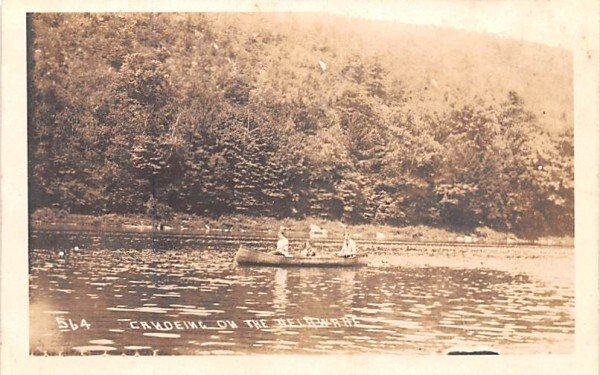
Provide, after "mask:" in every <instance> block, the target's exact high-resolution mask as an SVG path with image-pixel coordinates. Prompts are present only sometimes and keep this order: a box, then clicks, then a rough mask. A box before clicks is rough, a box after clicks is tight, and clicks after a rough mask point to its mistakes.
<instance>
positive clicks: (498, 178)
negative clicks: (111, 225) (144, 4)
mask: <svg viewBox="0 0 600 375" xmlns="http://www.w3.org/2000/svg"><path fill="white" fill-rule="evenodd" d="M256 18H258V16H250V15H237V16H233V15H230V16H224V15H201V14H198V15H182V14H170V15H167V14H161V15H154V14H143V15H142V14H140V15H110V14H95V15H89V14H76V15H65V14H60V15H59V14H44V15H34V16H32V17H31V18H29V19H28V24H29V41H28V53H29V59H28V61H29V75H28V85H29V86H28V92H29V114H28V115H29V116H28V121H29V130H28V131H29V163H30V171H29V172H30V184H29V189H30V191H29V194H30V208H31V209H32V210H33V209H36V208H39V207H58V208H62V209H66V210H69V211H71V212H74V213H92V214H100V213H108V212H111V213H140V212H148V213H150V214H156V215H158V216H159V217H162V218H168V217H169V216H170V215H172V214H173V213H174V212H181V213H183V212H185V213H194V214H198V215H211V216H219V215H222V214H228V213H244V214H248V215H269V216H275V217H303V216H322V217H327V218H331V219H340V220H344V221H346V222H353V223H358V222H374V223H388V224H394V225H406V224H425V225H432V226H448V227H453V228H459V229H465V230H469V229H472V228H474V227H478V226H489V227H492V228H495V229H498V230H507V231H511V232H515V233H520V234H524V235H530V236H532V235H533V236H535V235H541V234H548V233H553V234H570V233H572V231H573V138H572V124H569V123H568V121H567V120H565V121H566V122H567V123H565V124H563V125H562V129H563V130H562V131H560V132H558V131H553V132H548V131H547V128H545V127H544V123H543V121H540V120H538V118H539V116H538V115H537V114H534V113H533V112H532V110H529V109H527V107H526V103H525V101H524V99H523V97H522V96H520V95H519V94H518V93H516V92H515V91H514V90H511V89H510V88H503V87H500V88H494V90H487V92H486V93H485V94H484V93H483V92H482V95H477V96H462V95H455V94H452V92H454V93H456V92H460V90H461V89H462V88H461V87H458V86H457V87H456V90H455V91H452V88H448V87H447V85H446V86H445V87H446V91H442V90H437V91H436V90H435V89H436V88H438V87H439V86H440V84H439V83H437V81H436V80H435V79H429V80H428V81H427V82H428V86H429V87H415V85H413V84H410V77H408V76H406V79H403V75H402V71H403V70H404V69H403V66H398V63H397V62H394V61H395V59H394V54H402V53H403V49H402V48H401V47H400V48H397V50H393V51H391V52H390V51H387V52H386V53H385V54H383V55H381V56H378V55H376V54H368V53H362V52H361V48H360V46H354V45H353V44H352V43H351V42H350V41H344V42H342V41H341V40H340V38H342V39H343V38H347V37H348V35H347V34H344V35H342V36H340V35H337V36H336V35H332V34H331V33H330V32H329V31H324V30H323V29H321V28H316V29H313V28H308V27H304V28H303V27H302V26H298V25H295V26H293V27H292V28H289V27H287V28H283V27H282V26H281V25H282V24H283V23H278V22H272V23H271V24H269V22H267V21H268V20H269V18H265V17H262V18H261V19H260V20H257V19H256ZM349 35H352V34H349ZM336 38H337V39H336ZM465 53H466V52H465ZM467 56H468V55H467ZM415 64H418V62H415ZM490 64H493V63H492V62H490ZM410 68H411V67H409V66H407V69H406V71H411V69H410ZM438 69H439V67H438ZM412 70H413V71H414V67H412ZM441 74H443V73H441ZM438 79H439V78H438ZM463 85H464V86H466V87H468V86H469V85H470V82H464V83H463ZM490 92H491V94H490ZM449 93H450V94H449ZM567 110H568V109H567ZM564 129H566V130H564Z"/></svg>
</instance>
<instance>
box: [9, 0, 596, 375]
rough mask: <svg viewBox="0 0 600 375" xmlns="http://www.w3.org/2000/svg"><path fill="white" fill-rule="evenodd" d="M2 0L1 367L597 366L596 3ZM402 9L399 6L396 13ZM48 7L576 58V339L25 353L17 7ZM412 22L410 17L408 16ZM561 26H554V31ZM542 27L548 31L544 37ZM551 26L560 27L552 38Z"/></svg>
mask: <svg viewBox="0 0 600 375" xmlns="http://www.w3.org/2000/svg"><path fill="white" fill-rule="evenodd" d="M174 3H175V2H171V1H144V2H142V1H111V0H106V1H101V0H94V1H89V0H88V1H79V0H77V1H76V0H61V1H51V0H47V1H41V0H40V1H37V2H36V1H18V0H11V1H5V2H4V4H3V5H4V6H3V9H2V11H3V12H2V128H1V141H2V144H1V146H2V147H1V159H0V160H1V163H2V188H1V196H2V200H1V203H2V221H1V223H2V242H1V245H2V258H1V262H2V263H1V273H0V274H1V277H2V280H1V282H2V283H1V286H2V290H1V313H2V315H1V321H2V330H1V334H2V347H1V350H2V353H1V364H2V368H1V370H2V371H1V372H2V373H6V374H20V373H46V372H47V373H61V374H62V373H81V372H86V373H92V374H95V373H107V372H111V373H123V372H127V373H131V372H136V373H137V372H140V373H154V372H156V373H158V372H163V371H165V370H166V371H168V372H169V373H171V372H175V371H177V372H178V373H183V372H201V373H206V372H211V373H213V372H215V373H238V372H245V373H269V372H279V373H281V372H286V373H288V374H300V373H305V372H306V371H307V370H308V371H309V372H312V373H315V372H317V373H344V374H354V373H357V374H358V373H361V374H362V373H364V372H369V373H371V372H373V373H379V372H400V371H401V372H402V373H415V374H417V373H418V374H420V373H431V372H442V373H448V372H459V373H473V374H476V373H486V374H487V373H489V374H498V373H505V372H511V373H526V374H541V373H560V374H567V373H578V374H579V373H584V372H592V371H593V372H594V373H597V372H598V311H599V310H598V259H599V258H598V250H599V246H598V244H599V240H598V228H599V222H598V218H599V201H598V197H599V194H598V190H599V186H600V179H599V174H598V165H599V161H600V158H599V149H600V144H599V139H600V136H599V132H598V130H599V124H600V117H599V112H598V106H599V85H598V83H599V75H598V66H599V59H598V52H599V48H598V47H599V34H600V30H599V27H598V26H599V19H598V14H599V6H598V1H595V0H581V1H572V2H566V1H538V0H522V1H518V2H517V1H485V2H482V1H471V0H456V1H450V0H447V1H427V0H424V1H402V2H392V1H388V0H369V1H368V2H367V3H365V2H359V1H329V2H326V1H314V0H312V1H311V0H305V1H283V0H282V1H275V0H271V1H212V2H209V1H192V0H188V1H182V2H181V3H180V4H174ZM403 10H404V11H403ZM32 11H34V12H46V11H72V12H82V11H88V12H99V11H103V12H109V11H245V12H248V11H326V12H327V11H328V12H332V13H337V14H343V15H347V16H353V17H360V16H363V17H368V18H374V19H378V18H381V17H384V16H385V17H384V18H385V19H390V20H396V21H403V22H407V23H421V24H431V25H434V26H449V27H456V28H463V29H467V30H473V31H481V32H482V31H487V32H494V33H498V34H500V35H503V36H509V37H517V36H521V37H522V38H523V39H527V40H533V41H536V42H544V43H549V44H553V45H558V46H561V47H563V48H566V49H569V50H571V51H572V52H573V55H574V71H575V74H574V90H575V92H574V94H575V124H576V126H575V156H576V167H575V175H576V178H575V180H576V190H575V195H576V221H575V224H576V236H575V239H576V241H575V246H576V251H575V267H576V272H575V275H576V329H575V331H576V340H575V351H574V353H573V354H570V355H531V356H529V355H521V356H519V355H515V356H500V357H477V358H473V357H444V356H406V355H403V356H393V355H386V356H380V355H360V356H333V355H332V356H325V355H324V356H281V355H277V356H244V357H219V356H200V357H188V356H185V357H180V356H175V357H137V358H135V357H110V356H109V357H106V358H97V357H84V358H74V357H69V358H43V357H30V356H29V355H28V353H29V347H28V346H29V333H28V271H27V209H26V207H27V193H26V192H27V147H26V129H27V127H26V108H27V107H26V63H25V56H26V46H25V13H26V12H32ZM411 21H412V22H411ZM556 29H558V33H557V31H556ZM548 33H551V35H550V37H549V36H548ZM553 35H558V36H556V37H552V36H553Z"/></svg>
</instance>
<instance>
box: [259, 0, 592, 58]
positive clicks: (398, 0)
mask: <svg viewBox="0 0 600 375" xmlns="http://www.w3.org/2000/svg"><path fill="white" fill-rule="evenodd" d="M254 3H255V8H257V9H258V8H259V9H261V10H267V9H276V10H280V11H285V10H298V11H323V12H329V13H335V14H340V15H344V16H349V17H360V18H367V19H373V20H386V21H396V22H401V23H407V24H415V25H434V26H442V27H451V28H458V29H463V30H467V31H474V32H483V33H492V34H497V35H500V36H504V37H509V38H516V39H522V40H526V41H530V42H536V43H542V44H546V45H549V46H553V47H560V48H564V49H568V50H571V49H572V46H573V41H574V38H575V36H576V35H578V34H579V33H580V32H581V28H582V25H583V24H582V23H581V22H582V18H585V17H582V15H585V12H587V11H588V9H586V6H589V1H587V0H572V1H564V0H544V1H541V0H418V1H408V0H369V1H364V0H363V1H355V0H330V1H316V0H312V1H311V0H304V1H291V2H288V3H286V4H285V5H283V3H282V2H279V1H269V0H265V1H261V0H257V1H255V2H254Z"/></svg>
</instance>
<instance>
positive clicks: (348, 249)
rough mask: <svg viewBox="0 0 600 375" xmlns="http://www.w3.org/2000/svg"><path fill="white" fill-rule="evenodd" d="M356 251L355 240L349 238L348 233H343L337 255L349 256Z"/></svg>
mask: <svg viewBox="0 0 600 375" xmlns="http://www.w3.org/2000/svg"><path fill="white" fill-rule="evenodd" d="M357 252H358V251H357V248H356V242H355V241H354V240H353V239H352V238H350V234H348V233H344V244H343V245H342V249H341V250H340V251H339V252H338V253H337V255H338V256H341V257H350V256H353V255H356V253H357Z"/></svg>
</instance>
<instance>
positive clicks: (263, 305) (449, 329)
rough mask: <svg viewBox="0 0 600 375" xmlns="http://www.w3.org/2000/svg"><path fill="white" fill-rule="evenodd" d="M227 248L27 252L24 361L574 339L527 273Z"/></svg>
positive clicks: (565, 317)
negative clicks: (246, 255)
mask: <svg viewBox="0 0 600 375" xmlns="http://www.w3.org/2000/svg"><path fill="white" fill-rule="evenodd" d="M237 245H238V244H236V243H222V244H220V243H219V242H218V241H217V242H213V243H211V244H210V246H209V245H207V246H206V248H197V247H195V248H194V249H186V248H185V246H183V248H179V249H169V250H151V249H127V248H121V249H102V248H92V249H84V250H81V251H71V252H70V253H69V254H68V256H67V257H66V258H65V259H61V258H60V257H59V256H58V255H57V251H59V250H60V249H58V248H56V247H53V248H41V247H39V246H36V247H35V248H33V249H32V250H31V251H30V350H31V353H32V354H33V355H45V354H47V355H78V354H109V355H110V354H117V355H118V354H126V355H129V354H131V355H177V354H181V355H201V354H254V353H261V354H264V353H286V354H318V353H327V354H330V353H340V354H341V353H394V354H414V353H426V354H430V353H444V352H446V351H447V350H449V349H450V348H456V347H461V348H464V347H467V348H469V347H476V346H485V347H488V348H492V349H498V350H499V351H500V352H502V350H501V348H511V347H517V346H518V345H525V346H526V347H532V346H533V347H535V348H537V349H536V350H535V352H539V353H544V352H545V350H544V347H545V345H546V344H550V343H552V342H557V341H559V342H561V341H572V337H573V332H574V317H573V305H574V297H573V290H572V288H566V289H556V288H552V287H550V286H548V285H546V284H544V283H541V282H539V281H536V280H532V279H531V278H530V277H529V276H527V274H514V273H507V272H502V271H498V270H493V269H477V268H475V269H473V268H471V269H460V268H450V267H430V266H422V267H401V266H399V267H385V268H382V267H374V266H369V267H363V268H357V269H319V268H269V267H236V266H234V265H233V264H232V260H233V256H234V253H235V248H236V247H237ZM248 246H260V244H259V245H257V244H256V243H253V244H248ZM267 247H268V246H267ZM380 252H385V249H380ZM525 346H524V347H525Z"/></svg>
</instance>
